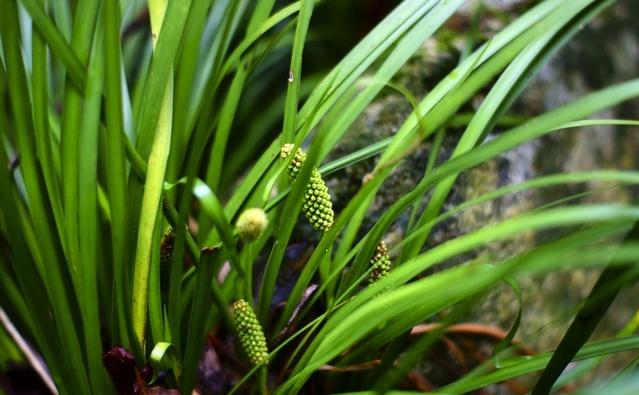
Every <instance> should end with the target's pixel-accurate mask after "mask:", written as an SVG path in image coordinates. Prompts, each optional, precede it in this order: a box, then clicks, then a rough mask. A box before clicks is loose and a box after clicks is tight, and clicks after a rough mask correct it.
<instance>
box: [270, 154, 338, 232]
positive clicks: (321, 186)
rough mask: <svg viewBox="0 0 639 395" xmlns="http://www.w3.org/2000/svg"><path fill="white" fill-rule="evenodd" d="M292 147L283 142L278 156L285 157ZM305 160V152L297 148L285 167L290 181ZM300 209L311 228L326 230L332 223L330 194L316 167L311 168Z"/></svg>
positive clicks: (332, 214)
mask: <svg viewBox="0 0 639 395" xmlns="http://www.w3.org/2000/svg"><path fill="white" fill-rule="evenodd" d="M293 148H295V146H294V145H293V144H285V145H284V146H283V147H282V149H281V150H280V156H281V157H282V158H283V159H286V158H287V157H288V156H289V155H290V154H291V151H292V150H293ZM305 161H306V154H305V153H304V152H303V151H302V150H301V149H299V148H298V149H297V151H295V156H294V157H293V159H292V160H291V163H290V164H289V165H288V168H287V171H288V175H289V177H290V178H291V180H292V181H295V179H296V178H297V175H298V174H299V172H300V170H301V168H302V166H303V165H304V162H305ZM302 211H303V212H304V215H305V216H306V218H307V219H308V221H309V222H310V223H311V225H312V226H313V228H315V229H317V230H321V231H323V232H326V231H327V230H329V229H330V227H331V226H332V225H333V217H334V212H333V203H332V202H331V195H330V193H329V192H328V187H327V186H326V183H325V182H324V180H323V179H322V175H321V174H320V172H319V170H317V168H313V170H312V172H311V178H310V179H309V182H308V185H307V186H306V193H305V194H304V205H303V206H302Z"/></svg>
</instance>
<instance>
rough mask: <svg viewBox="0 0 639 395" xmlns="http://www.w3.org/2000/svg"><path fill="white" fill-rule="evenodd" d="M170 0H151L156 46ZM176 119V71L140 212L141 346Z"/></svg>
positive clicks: (137, 308)
mask: <svg viewBox="0 0 639 395" xmlns="http://www.w3.org/2000/svg"><path fill="white" fill-rule="evenodd" d="M167 4H168V2H167V0H155V1H154V0H150V1H149V12H150V17H151V32H152V34H153V47H154V48H155V45H156V43H157V40H158V37H159V33H160V29H161V27H162V21H163V20H164V13H165V11H166V7H167ZM172 118H173V70H171V75H170V76H169V82H168V84H167V87H166V90H165V92H164V98H163V100H162V107H161V109H160V115H159V118H158V123H157V126H156V129H155V138H154V140H153V146H152V147H151V153H150V155H149V164H148V172H147V177H146V181H145V183H144V196H143V198H142V209H141V212H140V225H139V228H138V240H137V245H136V250H135V269H134V274H133V326H134V330H135V334H136V337H137V339H138V341H139V342H140V344H141V345H143V343H144V334H145V328H146V313H147V306H148V298H149V295H148V289H149V272H150V267H151V253H152V248H153V230H154V229H155V227H156V226H157V224H156V219H157V212H158V210H160V203H161V198H162V186H163V183H164V174H165V172H166V165H167V161H168V157H169V151H170V148H171V124H172Z"/></svg>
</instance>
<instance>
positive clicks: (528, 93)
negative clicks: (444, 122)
mask: <svg viewBox="0 0 639 395" xmlns="http://www.w3.org/2000/svg"><path fill="white" fill-rule="evenodd" d="M472 3H473V2H468V4H466V5H465V6H464V7H463V9H462V11H461V12H460V13H458V15H456V16H455V17H454V18H453V19H452V21H453V22H451V23H450V24H449V25H447V27H446V28H445V29H443V31H440V32H438V34H437V35H436V37H434V38H433V39H430V40H428V41H427V42H426V43H425V44H424V45H423V47H422V49H421V50H420V51H419V52H418V53H417V54H415V56H414V57H413V59H412V60H411V61H410V62H409V64H407V65H406V66H405V67H404V68H403V69H402V71H401V72H400V73H399V74H398V76H397V77H396V82H397V83H398V84H401V85H403V86H405V87H406V88H408V89H409V90H410V91H411V92H412V94H413V95H415V96H416V98H417V99H418V100H420V99H421V98H423V97H424V95H425V94H426V93H427V92H428V91H429V90H430V89H432V87H434V86H435V85H436V84H437V82H438V81H439V80H440V79H441V78H442V77H443V76H445V75H446V74H447V73H448V72H449V71H450V70H452V69H453V68H454V67H455V65H456V64H457V62H458V60H459V56H460V53H462V50H463V46H464V43H465V40H466V35H465V31H466V30H464V28H465V27H467V26H468V24H469V23H470V22H469V19H470V18H471V17H472V15H473V13H474V10H475V9H476V8H475V7H474V6H473V4H472ZM484 3H485V7H484V11H483V12H484V13H488V15H486V16H485V17H484V14H482V18H481V19H480V20H481V21H486V22H485V23H484V22H480V26H479V29H478V30H479V32H478V37H479V38H480V39H486V38H487V37H490V36H491V35H492V34H494V32H496V31H498V30H500V28H501V27H502V26H503V25H504V24H506V23H507V22H508V21H509V20H512V19H514V17H515V15H513V13H514V12H520V11H522V10H523V8H525V7H526V6H530V5H531V4H532V3H534V2H531V1H525V0H521V1H516V0H510V1H506V0H503V1H499V0H494V1H484ZM632 15H635V16H636V15H639V2H636V1H634V0H621V1H619V2H617V3H616V4H615V5H614V6H613V7H611V8H610V9H608V10H607V11H606V12H605V13H604V14H602V15H600V16H599V17H597V18H596V19H595V20H594V21H592V22H591V23H590V24H588V25H586V26H583V28H582V29H581V30H580V31H579V32H578V33H577V35H576V36H575V37H574V38H573V39H572V40H571V41H570V43H569V44H568V45H567V46H565V47H564V48H563V49H561V50H560V51H559V52H558V53H557V54H556V55H555V56H554V57H553V58H552V60H551V61H550V62H549V63H548V64H546V65H545V66H544V67H542V69H541V70H540V71H539V73H538V74H537V75H536V76H535V77H534V78H533V80H532V81H531V83H530V85H529V86H528V87H527V89H526V90H525V91H524V92H523V94H522V95H521V96H520V98H519V100H518V101H517V102H516V103H515V104H514V105H513V107H512V108H511V110H510V112H509V113H510V114H513V115H519V116H524V117H531V116H534V115H538V114H541V113H543V112H545V111H548V110H550V109H553V108H557V107H559V106H561V105H563V104H565V103H568V102H570V101H572V100H575V99H577V98H579V97H581V96H583V95H585V94H586V93H588V92H591V91H594V90H596V89H599V88H602V87H605V86H608V85H611V84H613V83H615V82H620V81H624V80H628V79H631V78H636V74H637V70H639V25H638V24H636V23H635V21H633V19H632ZM505 17H507V18H506V19H505ZM485 94H486V91H484V92H480V93H479V94H478V95H477V97H476V98H475V99H473V100H471V102H470V103H469V104H467V105H465V106H464V107H463V108H462V112H473V111H475V110H476V109H477V108H478V106H479V105H480V104H481V101H482V99H483V97H484V95H485ZM410 111H411V106H410V104H409V103H408V101H407V99H406V98H405V97H403V96H401V95H399V94H397V93H395V92H393V91H391V90H387V91H385V92H384V93H383V95H381V97H379V98H378V100H377V101H376V102H375V103H373V104H372V105H371V106H370V107H369V108H368V109H367V110H366V112H365V113H364V114H363V116H361V117H360V119H358V120H357V122H356V123H355V124H354V126H353V127H352V129H351V131H350V132H349V134H348V135H347V137H346V138H345V139H344V141H343V142H342V143H341V144H340V146H338V147H337V148H336V150H335V151H334V152H333V153H332V154H331V155H332V158H336V157H340V156H342V155H344V154H347V153H350V152H352V151H354V150H356V149H359V148H362V147H364V146H366V145H368V144H370V143H371V142H372V141H378V140H381V139H383V138H386V137H390V136H392V135H394V133H395V132H396V131H397V130H398V128H399V126H400V125H401V124H402V122H403V121H404V119H405V118H406V116H407V115H408V114H409V113H410ZM638 114H639V101H633V102H629V103H626V104H623V105H621V106H618V107H617V108H614V109H611V110H609V111H606V112H605V113H601V114H597V115H596V116H595V118H636V117H637V115H638ZM505 130H507V127H496V128H495V129H494V130H493V131H492V134H491V135H489V136H488V137H487V139H491V138H494V137H496V136H497V135H499V134H500V133H501V132H503V131H505ZM637 131H639V130H638V128H636V127H616V126H615V127H613V126H598V127H591V128H582V129H576V130H571V131H562V132H558V133H553V134H551V135H549V136H547V137H544V138H542V139H539V140H537V141H534V142H530V143H527V144H525V145H522V146H520V147H517V148H516V149H514V150H512V151H510V152H508V153H505V154H503V155H501V156H499V157H497V158H495V159H493V160H491V161H487V162H485V163H483V164H482V165H480V166H478V167H476V168H473V169H471V170H468V171H466V172H464V173H462V174H461V175H460V176H459V178H458V179H457V182H456V184H455V187H454V188H453V190H452V191H451V193H450V195H449V197H448V200H447V201H446V203H445V205H444V208H443V210H448V209H450V208H452V207H454V206H457V205H459V204H460V203H462V202H464V201H467V200H469V199H472V198H474V197H477V196H479V195H481V194H483V193H486V192H489V191H492V190H495V189H496V188H499V187H502V186H505V185H511V184H515V183H520V182H522V181H524V180H528V179H531V178H535V177H538V176H541V175H546V174H554V173H559V172H575V171H587V170H596V169H611V168H614V169H636V168H637V167H638V165H639V163H638V159H637V155H636V153H637V152H639V151H638V149H639V144H638V140H637V139H638V137H637V136H638V134H637ZM462 132H463V128H454V127H451V128H448V129H447V130H446V134H445V136H444V140H443V141H444V142H443V146H442V149H441V150H440V152H439V153H438V154H437V161H436V163H438V164H441V163H443V162H444V161H445V160H447V159H448V158H449V157H450V154H451V152H452V149H454V146H455V144H456V142H457V141H458V139H459V136H460V135H461V133H462ZM432 141H433V139H432V138H429V140H428V141H426V142H424V143H423V144H422V145H421V146H420V147H419V148H418V149H417V150H416V151H415V152H413V153H412V154H411V155H410V156H409V157H408V158H406V160H404V161H403V162H402V163H401V164H400V165H399V166H398V167H397V168H396V169H395V171H394V172H393V174H392V175H391V176H390V177H389V178H388V180H387V182H386V183H385V185H384V187H383V188H382V189H381V191H380V193H379V194H378V196H377V197H376V199H375V201H374V203H373V205H372V206H371V208H370V210H369V213H368V216H367V218H366V220H365V222H364V225H363V229H364V230H368V229H369V228H370V227H371V226H372V225H373V224H374V223H375V221H377V219H378V218H379V216H380V215H381V214H382V213H383V212H384V211H385V210H386V209H387V208H388V207H389V206H390V205H392V204H393V203H394V202H395V201H396V200H397V199H399V198H400V197H401V196H403V195H404V194H406V193H407V192H408V191H410V190H411V189H412V188H413V187H414V186H415V185H416V183H417V182H419V180H420V179H421V178H422V176H423V173H424V170H425V168H426V163H427V161H428V160H429V158H430V156H431V155H432V153H431V150H432ZM376 160H377V158H372V159H370V160H367V161H365V162H363V163H360V164H358V165H355V166H352V167H349V168H347V169H345V170H343V171H341V172H339V173H336V174H334V175H332V176H331V177H330V178H329V179H327V184H328V186H329V189H330V190H331V193H332V195H333V197H334V205H335V211H336V212H337V213H339V211H340V210H341V209H342V208H343V207H344V205H345V204H346V203H347V202H348V201H349V199H350V198H351V197H352V196H353V195H354V194H355V192H356V191H357V190H358V188H359V187H360V185H361V182H362V179H363V178H364V176H365V175H366V174H367V173H368V172H370V171H371V170H372V169H373V167H374V165H375V161H376ZM602 187H606V186H604V185H596V184H593V185H566V186H561V187H555V188H548V189H544V190H537V191H525V192H520V193H517V194H514V195H509V196H505V197H503V198H501V199H497V200H495V201H491V202H487V203H485V204H482V205H480V206H477V207H474V208H472V209H471V210H468V211H466V212H463V213H462V214H460V215H457V216H456V217H455V218H453V219H451V220H449V221H446V222H445V223H443V224H440V225H439V226H437V227H436V228H435V229H434V230H433V232H432V233H431V235H430V237H429V240H428V241H427V243H426V245H425V246H424V250H426V249H428V248H431V247H433V246H435V245H439V244H441V243H443V242H445V241H447V240H450V239H451V238H454V237H457V236H459V235H462V234H466V233H468V232H470V231H473V230H475V229H478V228H480V227H482V226H485V225H486V224H489V223H491V222H494V221H497V220H501V219H504V218H508V217H511V216H514V215H517V214H518V213H521V212H523V211H527V210H530V209H533V208H535V207H538V206H540V205H543V204H546V203H549V202H553V201H555V200H557V199H559V198H560V197H562V196H565V195H566V194H567V193H570V194H575V193H579V192H588V191H590V192H592V193H589V194H586V195H585V196H583V197H582V198H580V199H578V200H575V201H572V202H570V203H569V204H579V203H594V202H603V201H620V202H628V201H631V200H633V199H636V194H633V191H631V190H630V189H622V188H615V189H611V188H602ZM428 199H429V196H428V195H427V196H426V197H425V199H424V201H423V202H422V207H424V206H425V204H426V203H428ZM409 216H410V210H408V212H406V213H404V214H402V215H401V216H400V218H399V219H398V221H396V223H395V224H394V225H393V227H392V228H391V229H390V230H389V234H388V235H387V237H386V240H387V242H388V244H389V248H392V247H393V245H394V244H395V243H396V242H397V241H398V240H401V238H402V237H403V233H404V230H405V229H406V226H407V224H408V220H409ZM550 237H551V235H549V234H534V235H533V234H526V235H521V236H519V237H517V238H515V239H514V240H509V241H506V242H502V243H496V244H493V245H491V246H487V247H486V248H484V249H481V250H479V251H475V252H474V253H473V254H470V255H468V256H465V257H462V258H463V259H461V258H460V260H459V261H466V260H468V259H473V258H475V257H484V258H486V259H491V260H497V261H498V260H500V259H504V258H506V257H508V256H511V255H512V254H513V253H516V252H518V251H522V250H525V249H527V248H529V247H531V246H533V245H535V244H538V243H539V242H540V241H544V240H546V239H548V238H550ZM459 261H458V260H456V261H455V262H450V263H447V264H448V265H450V264H455V263H458V262H459ZM597 276H598V272H597V271H592V270H571V271H566V272H560V273H555V274H552V275H549V276H544V277H540V278H530V277H529V278H525V279H522V280H521V284H520V285H521V287H522V291H523V293H524V300H525V303H526V306H525V310H524V316H523V320H522V325H521V329H520V332H519V335H518V337H519V338H521V339H524V341H528V343H527V344H528V345H530V346H531V347H532V348H533V349H536V350H545V349H550V348H554V347H555V346H556V344H557V341H558V340H559V339H560V338H561V335H562V334H563V332H564V330H565V328H566V327H567V325H568V324H569V320H568V319H563V320H559V322H554V323H552V324H550V322H551V320H553V319H555V318H556V317H558V316H560V315H561V313H563V312H565V311H566V310H568V309H569V308H571V307H572V306H574V305H576V304H577V303H578V302H579V301H580V300H582V298H583V297H584V296H585V295H587V293H588V291H589V289H590V287H591V286H592V284H593V283H594V281H595V279H596V278H597ZM637 293H638V292H637V290H636V289H631V290H626V291H625V294H623V295H621V297H620V298H619V299H618V300H617V302H616V304H615V305H613V307H612V309H611V311H614V314H609V315H610V317H608V319H607V321H606V322H605V323H603V324H602V325H601V328H600V331H601V333H602V334H603V333H605V334H606V335H607V336H609V335H611V334H614V333H615V332H616V331H618V330H619V329H620V328H621V326H622V325H623V324H624V323H625V322H627V320H628V319H629V318H630V316H631V314H632V312H633V308H632V304H628V303H624V301H627V300H628V299H629V298H632V295H635V297H636V295H637ZM517 308H518V306H517V302H516V299H515V297H514V295H513V293H512V291H511V290H509V289H506V288H504V290H503V291H497V292H495V293H494V295H493V297H491V298H489V299H488V300H487V301H486V302H485V303H484V304H483V305H482V306H481V307H480V308H479V309H478V312H477V315H476V316H475V317H469V320H476V321H479V322H485V323H488V324H492V325H499V326H501V327H503V328H508V327H509V326H510V323H511V321H512V319H513V317H514V313H515V312H516V309H517ZM542 327H543V328H544V329H543V331H542V332H541V335H539V334H537V335H535V336H533V334H535V333H536V331H538V330H539V329H540V328H542Z"/></svg>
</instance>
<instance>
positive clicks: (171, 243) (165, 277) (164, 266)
mask: <svg viewBox="0 0 639 395" xmlns="http://www.w3.org/2000/svg"><path fill="white" fill-rule="evenodd" d="M174 247H175V232H174V231H173V229H169V230H168V231H167V232H166V233H165V234H164V237H162V242H161V243H160V289H161V290H162V292H168V291H169V279H170V278H171V261H172V259H173V248H174Z"/></svg>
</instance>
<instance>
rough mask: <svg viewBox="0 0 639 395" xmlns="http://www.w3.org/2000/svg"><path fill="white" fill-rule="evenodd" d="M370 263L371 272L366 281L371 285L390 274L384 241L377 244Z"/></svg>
mask: <svg viewBox="0 0 639 395" xmlns="http://www.w3.org/2000/svg"><path fill="white" fill-rule="evenodd" d="M370 263H371V268H372V270H371V273H370V275H369V277H368V281H369V282H371V283H373V282H375V281H378V280H380V279H382V278H384V277H385V276H386V275H387V274H388V273H389V272H390V269H391V260H390V257H389V256H388V247H386V243H384V240H382V241H380V242H379V244H377V248H376V249H375V255H373V257H372V258H371V261H370Z"/></svg>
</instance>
